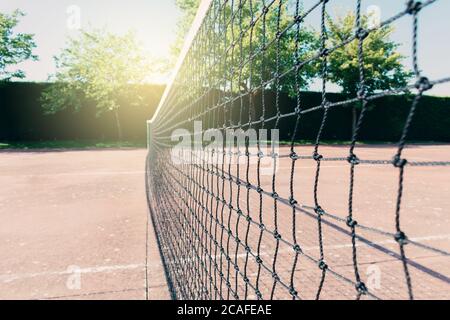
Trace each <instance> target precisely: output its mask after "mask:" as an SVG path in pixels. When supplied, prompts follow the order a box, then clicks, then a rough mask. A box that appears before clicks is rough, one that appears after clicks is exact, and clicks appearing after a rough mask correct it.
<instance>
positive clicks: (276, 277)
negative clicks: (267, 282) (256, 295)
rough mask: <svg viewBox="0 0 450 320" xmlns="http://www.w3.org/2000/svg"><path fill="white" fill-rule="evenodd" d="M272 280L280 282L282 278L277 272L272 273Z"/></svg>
mask: <svg viewBox="0 0 450 320" xmlns="http://www.w3.org/2000/svg"><path fill="white" fill-rule="evenodd" d="M272 278H273V280H274V281H275V282H278V281H280V276H279V275H278V274H277V273H276V272H274V273H272Z"/></svg>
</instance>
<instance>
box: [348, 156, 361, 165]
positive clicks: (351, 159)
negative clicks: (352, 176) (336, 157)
mask: <svg viewBox="0 0 450 320" xmlns="http://www.w3.org/2000/svg"><path fill="white" fill-rule="evenodd" d="M347 161H348V162H349V163H350V164H352V165H355V166H356V165H358V164H360V163H361V161H360V160H359V158H358V157H357V156H356V154H353V153H352V154H350V156H349V157H348V158H347Z"/></svg>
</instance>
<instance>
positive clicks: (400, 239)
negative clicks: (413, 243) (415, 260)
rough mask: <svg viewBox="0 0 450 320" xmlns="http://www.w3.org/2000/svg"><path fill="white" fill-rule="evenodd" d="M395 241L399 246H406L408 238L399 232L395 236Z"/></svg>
mask: <svg viewBox="0 0 450 320" xmlns="http://www.w3.org/2000/svg"><path fill="white" fill-rule="evenodd" d="M395 241H397V242H398V243H399V244H401V245H404V244H408V237H407V236H406V234H405V233H404V232H402V231H400V232H397V233H396V234H395Z"/></svg>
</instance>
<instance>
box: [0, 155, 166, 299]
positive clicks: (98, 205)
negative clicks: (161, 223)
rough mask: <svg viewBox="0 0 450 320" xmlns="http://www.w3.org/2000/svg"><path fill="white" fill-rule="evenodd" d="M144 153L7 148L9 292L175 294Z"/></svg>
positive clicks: (3, 269)
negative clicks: (149, 199) (153, 216)
mask: <svg viewBox="0 0 450 320" xmlns="http://www.w3.org/2000/svg"><path fill="white" fill-rule="evenodd" d="M145 153H146V152H145V150H106V151H95V150H94V151H92V150H91V151H60V152H58V151H56V152H1V153H0V168H1V172H2V174H1V176H0V189H1V190H0V217H1V220H2V223H1V224H0V241H1V245H0V257H1V262H0V299H55V298H59V299H145V298H146V297H148V298H149V299H167V298H168V297H169V295H168V290H167V285H166V280H165V277H164V272H163V268H162V265H161V262H160V257H159V252H158V248H157V245H156V240H155V237H154V232H153V228H152V225H151V224H149V225H148V226H147V217H148V209H147V205H146V202H145V191H144V165H143V163H144V160H145ZM147 235H148V240H149V241H148V242H147V241H146V237H147ZM147 245H148V250H146V246H147ZM146 270H147V271H148V276H146ZM147 287H148V290H147Z"/></svg>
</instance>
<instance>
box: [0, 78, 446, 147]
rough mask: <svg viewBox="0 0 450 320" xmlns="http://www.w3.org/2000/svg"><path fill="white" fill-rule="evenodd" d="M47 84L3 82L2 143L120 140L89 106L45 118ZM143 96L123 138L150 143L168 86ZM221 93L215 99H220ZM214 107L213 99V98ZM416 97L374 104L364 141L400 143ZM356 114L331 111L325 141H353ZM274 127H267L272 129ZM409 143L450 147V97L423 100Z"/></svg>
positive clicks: (128, 114) (270, 110)
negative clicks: (152, 122) (149, 123)
mask: <svg viewBox="0 0 450 320" xmlns="http://www.w3.org/2000/svg"><path fill="white" fill-rule="evenodd" d="M48 85H49V84H46V83H22V82H16V83H2V84H0V141H46V140H47V141H48V140H57V141H58V140H60V141H61V140H99V139H100V140H114V139H116V137H117V133H116V127H115V122H114V119H113V117H112V115H111V114H105V115H103V116H101V117H99V118H97V117H96V116H95V108H94V107H93V106H90V105H89V102H86V103H87V104H88V105H87V106H86V107H85V108H82V110H81V111H80V112H78V113H74V112H73V111H72V110H71V109H70V108H68V109H66V110H63V111H61V112H59V113H57V114H55V115H43V113H42V108H41V105H40V102H39V98H40V96H41V93H42V90H44V89H45V88H46V87H47V86H48ZM140 90H142V91H141V92H142V95H143V96H144V101H145V105H146V106H145V107H124V108H123V109H122V110H121V112H120V115H121V119H122V126H123V132H124V139H126V140H141V141H143V140H145V139H146V120H147V119H150V118H151V116H152V114H153V113H154V111H155V110H156V107H157V105H158V103H159V100H160V98H161V95H162V93H163V90H164V86H161V85H145V86H142V87H141V88H140ZM217 95H218V94H217V93H215V94H214V96H216V97H217ZM208 99H210V100H209V102H208V103H211V101H214V100H215V98H214V97H209V98H208ZM328 99H329V100H330V101H341V100H343V97H342V96H341V95H339V94H330V95H329V96H328ZM264 100H265V118H269V117H271V116H273V115H275V114H276V109H275V107H274V106H275V94H274V93H273V92H266V93H265V99H264ZM252 101H253V103H254V109H255V112H254V115H253V118H254V119H259V118H260V117H261V116H262V106H261V101H262V99H261V93H260V92H259V93H256V94H254V96H253V98H252ZM320 102H321V94H320V93H317V92H303V93H302V96H301V105H302V108H303V109H307V108H310V107H314V106H317V105H320ZM411 103H412V100H411V97H406V96H391V97H384V98H381V99H377V100H375V101H373V102H372V103H371V107H370V110H369V111H368V113H367V116H366V118H365V121H364V124H363V126H362V128H361V134H360V137H359V140H363V141H386V142H395V141H398V140H399V139H400V135H401V132H402V130H403V126H404V123H405V120H406V117H407V115H408V112H409V110H410V108H411ZM242 105H243V106H244V109H243V110H242V115H241V112H240V111H241V110H240V106H241V101H236V102H235V103H234V104H233V106H232V107H231V112H232V115H231V117H232V118H233V119H234V122H235V123H237V121H238V119H239V117H240V116H242V119H241V121H242V122H243V123H245V122H246V121H247V120H248V119H246V115H248V105H249V103H248V97H244V98H243V104H242ZM279 107H280V112H281V113H282V114H285V113H290V112H292V111H293V110H294V109H295V107H296V101H295V100H294V99H291V98H289V97H288V96H286V95H281V96H280V100H279ZM322 115H323V110H317V111H313V112H310V113H307V114H305V115H304V116H303V117H302V119H301V122H300V123H301V126H300V128H299V130H298V132H297V135H296V139H298V140H314V139H315V137H316V135H317V131H318V129H319V126H320V123H321V120H322ZM223 117H226V118H227V119H229V118H230V115H229V111H228V114H218V115H217V118H216V119H223ZM351 121H352V114H351V108H349V107H333V108H332V109H330V113H329V117H328V121H327V123H326V126H325V129H324V133H323V139H324V140H349V139H350V137H351V128H352V125H351ZM273 125H274V122H271V123H267V124H266V128H270V127H272V126H273ZM294 125H295V117H287V118H285V119H283V120H281V121H280V122H279V128H280V129H281V130H280V133H281V139H282V140H289V139H291V135H292V133H293V128H294ZM408 139H409V140H413V141H435V142H450V98H438V97H429V96H425V97H423V98H422V100H421V102H420V104H419V106H418V108H417V112H416V116H415V118H414V121H413V123H412V126H411V130H410V133H409V137H408Z"/></svg>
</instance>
